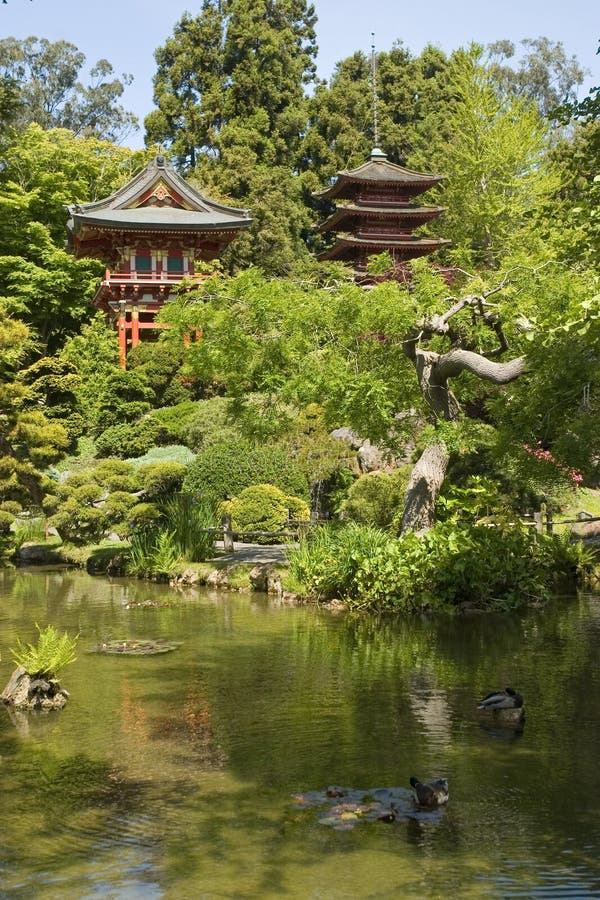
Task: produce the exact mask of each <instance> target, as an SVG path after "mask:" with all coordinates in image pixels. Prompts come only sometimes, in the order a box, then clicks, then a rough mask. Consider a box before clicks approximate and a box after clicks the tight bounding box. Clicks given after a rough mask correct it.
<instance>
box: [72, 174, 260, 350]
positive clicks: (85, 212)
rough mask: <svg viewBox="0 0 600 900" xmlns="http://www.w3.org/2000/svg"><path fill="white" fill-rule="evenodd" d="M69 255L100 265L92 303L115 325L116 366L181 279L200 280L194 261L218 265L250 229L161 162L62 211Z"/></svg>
mask: <svg viewBox="0 0 600 900" xmlns="http://www.w3.org/2000/svg"><path fill="white" fill-rule="evenodd" d="M68 211H69V214H70V219H69V222H68V223H67V227H68V231H69V240H70V244H71V247H72V249H73V252H74V254H75V256H77V257H82V256H88V257H92V258H95V259H101V260H103V261H104V262H105V263H106V264H107V266H108V267H109V268H107V269H106V272H105V276H104V280H103V281H102V283H101V284H100V285H99V287H98V289H97V291H96V295H95V297H94V303H95V305H96V306H97V307H98V308H99V309H102V310H104V311H105V312H106V313H108V314H109V315H110V316H111V318H112V319H113V321H115V323H116V324H117V328H118V333H119V347H120V353H121V363H122V365H123V366H124V365H125V360H126V356H127V349H128V347H135V346H136V345H137V344H138V342H139V340H140V337H141V334H142V332H146V333H148V331H150V333H151V331H152V330H154V329H156V323H155V318H156V314H157V312H158V311H159V309H160V308H161V306H162V305H163V303H164V302H165V300H167V298H168V297H169V294H170V293H171V292H172V291H174V290H176V289H177V288H178V287H179V286H180V284H181V282H182V280H183V279H184V278H186V279H189V283H190V284H192V283H193V282H194V281H198V280H200V279H201V278H202V275H201V274H199V273H198V272H197V271H196V269H197V268H199V267H198V262H199V261H200V262H210V261H211V260H215V259H218V257H219V256H220V255H221V254H222V252H223V251H224V250H225V248H226V247H227V246H228V244H230V243H231V241H232V240H233V239H234V238H235V236H236V235H237V234H239V232H240V231H241V230H242V229H244V228H247V227H248V225H250V222H251V219H250V217H249V215H248V210H245V209H235V208H234V207H230V206H223V205H222V204H220V203H215V201H214V200H209V199H207V198H206V197H203V196H202V194H200V193H198V191H196V190H194V188H192V187H191V186H190V185H189V184H188V183H187V182H186V181H184V180H183V178H181V177H180V176H179V175H178V174H177V173H176V172H175V170H174V168H173V166H172V165H171V164H170V163H169V162H168V160H167V159H166V158H165V157H164V156H157V157H155V159H154V160H153V161H152V162H151V163H150V164H149V165H148V166H146V168H145V169H144V170H143V171H142V172H140V173H139V174H138V175H136V176H135V177H134V178H133V179H132V180H131V181H129V182H128V183H127V184H126V185H125V186H124V187H122V188H120V189H119V190H118V191H116V192H115V193H114V194H112V195H111V196H110V197H106V198H105V199H104V200H98V201H97V202H96V203H85V204H81V205H75V206H69V207H68Z"/></svg>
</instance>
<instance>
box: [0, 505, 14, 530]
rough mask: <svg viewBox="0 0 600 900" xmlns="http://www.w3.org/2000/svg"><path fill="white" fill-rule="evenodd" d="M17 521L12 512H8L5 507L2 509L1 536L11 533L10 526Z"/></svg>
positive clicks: (0, 520) (0, 515)
mask: <svg viewBox="0 0 600 900" xmlns="http://www.w3.org/2000/svg"><path fill="white" fill-rule="evenodd" d="M14 521H15V517H14V516H13V514H12V513H10V512H7V511H6V510H4V509H0V536H6V535H9V534H10V526H11V525H12V523H13V522H14Z"/></svg>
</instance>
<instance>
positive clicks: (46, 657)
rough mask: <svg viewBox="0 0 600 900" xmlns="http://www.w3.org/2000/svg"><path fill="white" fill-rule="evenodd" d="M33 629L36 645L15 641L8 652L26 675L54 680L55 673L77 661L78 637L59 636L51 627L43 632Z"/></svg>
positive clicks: (65, 633) (37, 626)
mask: <svg viewBox="0 0 600 900" xmlns="http://www.w3.org/2000/svg"><path fill="white" fill-rule="evenodd" d="M35 627H36V628H37V630H38V634H39V638H38V642H37V645H35V644H24V643H23V642H22V641H21V640H20V639H17V647H16V649H14V650H13V649H11V651H10V652H11V654H12V658H13V659H14V661H15V662H16V664H17V665H18V666H21V668H22V669H25V671H26V672H27V674H28V675H45V676H46V677H47V678H48V679H49V680H55V679H54V676H55V675H56V674H57V672H59V671H60V670H61V669H64V667H65V666H68V665H69V664H70V663H72V662H75V660H76V659H77V657H76V656H75V648H76V646H77V641H78V639H79V635H78V634H76V635H75V636H74V637H69V635H68V634H67V632H66V631H65V632H64V633H63V634H62V635H60V634H59V633H58V631H57V630H56V628H54V627H53V626H52V625H48V626H47V627H46V628H44V629H43V630H42V629H41V628H40V626H39V625H37V624H36V626H35Z"/></svg>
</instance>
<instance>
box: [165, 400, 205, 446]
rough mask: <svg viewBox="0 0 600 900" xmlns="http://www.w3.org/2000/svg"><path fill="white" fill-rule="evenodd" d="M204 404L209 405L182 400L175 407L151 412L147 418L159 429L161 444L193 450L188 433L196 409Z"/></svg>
mask: <svg viewBox="0 0 600 900" xmlns="http://www.w3.org/2000/svg"><path fill="white" fill-rule="evenodd" d="M219 399H220V398H219ZM205 402H208V403H210V401H202V400H200V401H195V400H183V401H182V402H181V403H177V404H176V405H175V406H166V407H163V408H161V409H154V410H152V412H150V413H149V418H150V419H151V420H152V421H153V422H156V423H157V424H158V425H159V427H160V432H159V434H160V440H161V443H167V444H186V445H187V446H189V447H191V448H192V449H195V446H196V445H195V443H194V439H193V438H191V437H190V433H191V430H192V428H193V423H194V421H195V419H196V415H197V411H198V408H199V407H200V406H201V405H202V404H203V403H205Z"/></svg>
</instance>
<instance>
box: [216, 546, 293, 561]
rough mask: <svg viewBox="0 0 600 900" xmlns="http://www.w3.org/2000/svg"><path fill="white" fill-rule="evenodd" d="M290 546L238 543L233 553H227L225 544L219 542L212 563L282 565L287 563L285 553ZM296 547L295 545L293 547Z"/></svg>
mask: <svg viewBox="0 0 600 900" xmlns="http://www.w3.org/2000/svg"><path fill="white" fill-rule="evenodd" d="M289 546H290V544H271V545H268V546H266V545H265V544H242V543H238V542H237V541H236V543H235V550H234V551H233V553H225V552H224V551H223V542H222V541H217V542H216V544H215V549H216V550H217V554H218V555H217V556H215V558H214V559H211V560H210V562H213V563H216V564H217V565H228V566H229V565H233V564H235V563H245V564H249V565H253V566H256V565H259V564H262V565H272V566H274V565H282V564H283V563H285V561H286V555H285V551H286V549H287V548H288V547H289ZM292 546H294V545H292Z"/></svg>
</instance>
